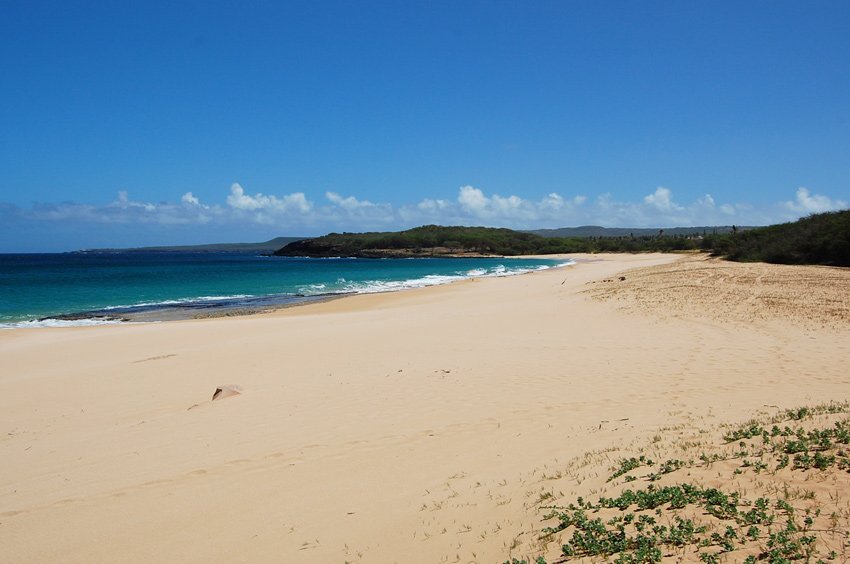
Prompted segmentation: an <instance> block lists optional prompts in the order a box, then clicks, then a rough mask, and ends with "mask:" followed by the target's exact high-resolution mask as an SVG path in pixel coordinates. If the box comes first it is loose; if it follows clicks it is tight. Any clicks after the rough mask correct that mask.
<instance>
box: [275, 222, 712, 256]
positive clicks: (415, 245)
mask: <svg viewBox="0 0 850 564" xmlns="http://www.w3.org/2000/svg"><path fill="white" fill-rule="evenodd" d="M700 248H701V247H700V240H699V238H698V237H697V236H685V235H676V236H665V235H664V234H663V230H662V231H661V232H660V233H658V234H655V235H652V236H641V237H630V236H623V237H589V238H587V237H569V238H563V237H542V236H540V235H535V234H533V233H526V232H521V231H513V230H511V229H496V228H491V227H442V226H438V225H426V226H424V227H416V228H414V229H409V230H407V231H400V232H387V233H380V232H379V233H331V234H329V235H325V236H323V237H317V238H315V239H309V240H304V241H298V242H295V243H291V244H289V245H287V246H286V247H284V248H282V249H280V250H278V251H277V252H276V253H275V254H276V255H278V256H310V257H363V258H380V257H399V256H403V257H407V256H451V255H467V256H469V255H506V256H516V255H532V254H540V255H545V254H558V253H596V252H640V251H685V250H699V249H700Z"/></svg>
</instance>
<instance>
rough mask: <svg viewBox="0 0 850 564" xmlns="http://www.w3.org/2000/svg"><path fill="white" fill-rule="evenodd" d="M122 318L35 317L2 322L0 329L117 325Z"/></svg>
mask: <svg viewBox="0 0 850 564" xmlns="http://www.w3.org/2000/svg"><path fill="white" fill-rule="evenodd" d="M118 323H123V322H122V321H121V320H120V319H33V320H30V321H18V322H15V323H0V329H28V328H32V329H35V328H41V327H91V326H93V325H116V324H118Z"/></svg>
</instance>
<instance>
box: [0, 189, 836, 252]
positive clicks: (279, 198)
mask: <svg viewBox="0 0 850 564" xmlns="http://www.w3.org/2000/svg"><path fill="white" fill-rule="evenodd" d="M848 205H850V204H848V202H847V201H845V200H841V199H833V198H831V197H829V196H826V195H823V194H816V193H813V192H811V191H810V190H809V189H808V188H805V187H799V188H797V190H796V191H795V193H794V194H793V198H790V199H787V200H782V201H778V202H775V203H773V204H770V205H767V206H761V207H756V206H754V205H752V204H750V203H747V202H735V203H732V202H729V203H719V202H716V201H715V199H714V197H712V195H711V194H705V195H703V196H702V197H700V198H697V199H696V200H694V201H692V202H679V201H677V200H676V199H675V197H674V193H673V191H672V190H671V189H669V188H667V187H663V186H660V187H657V188H656V189H655V190H654V191H652V192H650V193H648V194H646V195H645V196H644V197H643V198H642V199H640V200H639V201H631V202H629V201H620V200H618V199H616V198H615V197H614V196H613V195H612V194H610V193H608V194H602V195H600V196H597V197H595V198H590V197H588V196H585V195H582V194H577V195H573V196H564V195H561V194H558V193H555V192H552V193H549V194H547V195H546V196H544V197H542V198H540V199H538V200H531V199H526V198H521V197H519V196H516V195H508V196H502V195H499V194H487V193H486V192H485V191H484V190H482V189H481V188H477V187H474V186H469V185H465V186H461V187H459V188H458V191H457V197H456V198H455V199H451V200H449V199H432V198H424V199H422V200H420V201H418V202H410V203H404V204H401V205H392V204H390V203H385V202H371V201H369V200H365V199H359V198H357V197H356V196H353V195H341V194H339V193H337V192H332V191H328V192H325V194H324V195H323V198H321V199H317V200H312V199H310V198H308V196H307V195H306V194H305V193H304V192H292V193H289V194H283V195H275V194H263V193H260V192H256V193H254V194H251V193H249V192H248V191H246V190H245V189H244V188H243V187H242V185H241V184H239V183H238V182H236V183H233V184H232V185H231V186H230V189H229V191H228V193H227V195H226V197H225V198H224V202H223V203H205V202H203V201H202V200H201V199H200V198H199V197H198V196H196V195H194V194H193V193H192V192H186V193H184V194H182V196H180V197H179V198H178V199H176V200H175V201H174V202H159V203H153V202H144V201H137V200H133V199H131V198H130V195H129V194H128V193H127V192H126V191H119V192H118V194H117V198H116V199H115V200H114V201H112V202H109V203H107V204H105V205H94V204H88V203H78V202H59V203H38V204H34V205H33V206H31V207H30V208H28V209H26V208H21V207H17V206H14V205H11V204H3V203H0V219H3V220H6V221H11V220H14V221H15V222H17V223H18V224H40V225H42V226H46V225H55V224H76V225H94V226H100V228H101V229H109V226H122V225H134V226H135V227H136V229H148V230H151V231H153V230H155V229H157V228H159V227H168V226H176V227H179V226H188V227H191V226H198V227H201V228H204V229H206V230H208V231H209V232H210V234H211V235H210V239H214V238H215V237H213V236H212V234H213V233H215V230H216V228H217V227H220V226H229V227H230V228H231V230H232V229H238V228H240V227H244V228H245V231H246V232H252V231H257V229H256V228H265V229H266V231H274V232H275V233H277V234H278V235H304V236H310V235H320V234H323V233H327V232H331V231H366V230H397V229H406V228H410V227H414V226H417V225H424V224H444V225H484V226H490V227H509V228H514V229H541V228H558V227H571V226H579V225H601V226H604V227H636V228H638V227H681V226H709V225H731V224H738V225H767V224H772V223H781V222H785V221H793V220H795V219H797V218H799V217H801V216H804V215H808V214H811V213H819V212H825V211H831V210H839V209H845V208H847V207H848Z"/></svg>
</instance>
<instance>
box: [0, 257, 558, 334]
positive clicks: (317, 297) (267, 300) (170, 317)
mask: <svg viewBox="0 0 850 564" xmlns="http://www.w3.org/2000/svg"><path fill="white" fill-rule="evenodd" d="M421 258H433V257H421ZM436 258H457V259H463V258H487V259H509V260H512V259H527V260H550V261H553V262H554V261H567V262H566V263H563V264H553V265H551V266H547V267H545V268H542V270H548V269H550V268H561V267H565V266H570V265H571V264H573V262H571V261H572V259H571V258H570V256H568V255H561V254H559V255H539V256H538V255H535V256H515V257H509V256H498V255H492V256H489V255H488V256H481V257H466V256H453V257H436ZM320 260H327V259H320ZM366 260H373V259H366ZM374 260H383V259H374ZM532 272H535V271H534V270H531V271H524V272H513V271H507V272H506V273H487V274H482V275H467V276H456V277H454V278H455V279H447V280H444V281H440V282H436V283H423V284H422V285H420V286H416V285H414V286H410V287H405V286H403V285H402V286H400V287H398V288H390V289H377V290H370V289H364V290H360V291H339V292H329V293H318V294H307V295H305V294H300V293H298V294H270V295H260V296H245V297H233V298H221V299H217V300H209V299H203V298H197V299H192V298H179V299H175V300H168V301H164V302H163V303H161V304H143V305H136V306H134V305H130V306H110V307H105V308H103V309H95V310H84V311H79V312H71V313H64V314H57V315H50V316H46V317H41V318H37V319H26V320H20V321H15V322H8V323H4V324H0V330H14V329H50V328H60V327H62V328H68V327H90V326H99V325H121V324H125V323H162V322H171V321H186V320H192V319H211V318H220V317H240V316H246V315H257V314H262V313H269V312H273V311H277V310H280V309H287V308H291V307H301V306H305V305H310V304H312V303H320V302H323V301H327V300H336V299H341V298H347V297H351V296H355V295H360V294H373V293H392V292H399V291H407V290H411V289H416V288H421V287H431V286H442V285H447V284H454V283H457V282H462V281H464V280H468V279H475V278H499V277H504V276H518V275H523V274H530V273H532ZM397 282H400V283H401V284H404V283H406V282H411V281H408V280H401V281H397ZM176 302H181V303H176Z"/></svg>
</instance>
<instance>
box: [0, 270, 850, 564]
mask: <svg viewBox="0 0 850 564" xmlns="http://www.w3.org/2000/svg"><path fill="white" fill-rule="evenodd" d="M579 258H581V259H582V260H581V261H580V262H579V263H578V264H577V265H575V266H572V267H568V268H565V269H557V270H550V271H543V272H538V273H534V274H529V275H524V276H517V277H508V278H498V279H478V280H475V281H467V282H461V283H456V284H452V285H450V286H441V287H432V288H425V289H419V290H411V291H405V292H398V293H392V294H381V295H364V296H355V297H351V298H347V299H343V300H335V301H331V302H326V303H321V304H315V305H309V306H304V307H299V308H291V309H287V310H282V311H278V312H274V313H270V314H262V315H254V316H249V317H241V318H220V319H208V320H193V321H179V322H168V323H153V324H137V325H123V326H103V327H80V328H68V329H34V330H33V329H20V330H9V331H3V332H0V460H2V461H3V463H2V471H0V546H2V554H0V560H3V561H10V562H21V561H62V562H98V561H99V562H116V561H121V562H151V561H181V562H210V561H218V562H225V561H226V562H231V561H250V562H257V561H268V562H295V561H297V562H343V561H349V562H503V561H504V560H506V559H508V558H509V557H512V556H516V557H524V556H537V555H540V554H544V555H546V556H548V557H549V558H551V557H552V556H553V555H557V552H558V544H557V542H554V543H549V544H547V543H546V542H543V541H541V540H540V538H539V534H538V533H539V532H540V531H541V529H542V528H543V527H545V526H547V524H549V523H546V522H544V521H543V516H544V514H545V511H542V510H541V509H540V506H541V505H542V504H543V502H542V501H541V493H545V492H547V491H548V492H550V493H551V496H552V498H553V500H554V499H555V498H557V499H563V500H568V499H571V498H572V497H573V496H577V495H585V496H589V495H594V494H596V495H598V494H599V491H600V490H601V489H602V488H603V487H606V486H605V484H606V482H605V479H606V476H608V475H609V474H610V472H611V466H612V465H614V464H616V461H617V460H618V459H619V458H621V456H626V455H631V454H630V453H634V452H639V451H642V450H645V449H652V448H656V449H664V448H668V449H672V450H676V449H681V446H677V444H676V441H677V440H679V439H681V440H688V441H691V442H695V441H696V440H695V439H692V438H691V439H688V438H687V437H688V436H690V435H689V434H691V435H694V434H695V435H700V434H704V435H706V436H708V435H710V436H711V437H714V438H716V435H717V433H722V429H721V427H720V425H722V424H725V423H727V422H732V421H741V420H743V419H746V418H749V417H751V416H753V415H754V414H756V413H757V412H758V411H760V410H761V411H764V412H765V413H768V414H769V413H773V412H778V410H780V409H781V408H785V407H793V406H797V405H803V404H816V403H820V402H824V401H828V400H834V399H847V397H848V396H850V394H849V393H848V389H850V388H848V385H850V376H848V375H849V374H850V371H848V369H847V366H848V365H850V339H848V338H847V335H848V334H850V333H848V331H847V329H848V328H850V327H848V326H850V322H848V315H847V295H848V292H847V288H848V280H850V274H848V271H847V270H839V269H822V268H800V269H797V268H791V267H775V266H767V265H730V264H727V263H721V262H717V261H710V260H708V261H707V260H705V258H704V257H702V256H698V257H688V258H685V259H681V258H680V257H677V256H675V255H658V254H644V255H595V256H591V257H579ZM634 268H638V270H629V269H634ZM620 276H625V280H620V279H619V277H620ZM605 280H610V281H609V282H605ZM226 386H231V388H229V389H233V390H238V392H239V393H238V394H233V395H231V396H230V397H224V398H221V399H216V400H215V401H212V396H213V393H214V392H215V390H216V389H217V388H224V387H226ZM771 406H776V407H771ZM767 416H768V415H765V417H767ZM665 429H666V430H667V431H664V430H665ZM670 429H676V431H674V432H670V431H669V430H670ZM671 433H672V434H671ZM712 433H714V435H712ZM674 434H675V437H674V436H673V435H674ZM659 436H660V437H662V438H661V439H659V440H658V441H654V438H655V437H659ZM706 440H707V439H706ZM652 445H655V447H653V446H652ZM665 445H668V446H665ZM682 450H684V449H682ZM647 452H650V451H649V450H647ZM657 454H661V455H663V452H662V451H661V450H659V451H658V453H657ZM584 461H586V463H585V462H584ZM689 471H690V472H691V473H692V474H693V475H694V476H696V475H697V474H698V473H699V472H703V473H706V474H705V475H706V476H708V474H707V473H710V472H715V470H713V469H706V468H700V467H697V466H696V465H695V466H693V468H691V469H690V470H689ZM610 487H612V488H613V486H610ZM544 499H548V497H547V496H544ZM550 540H551V539H550ZM691 556H693V555H691Z"/></svg>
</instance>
